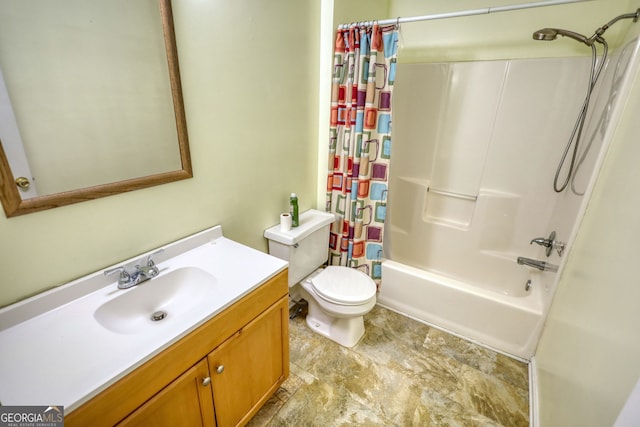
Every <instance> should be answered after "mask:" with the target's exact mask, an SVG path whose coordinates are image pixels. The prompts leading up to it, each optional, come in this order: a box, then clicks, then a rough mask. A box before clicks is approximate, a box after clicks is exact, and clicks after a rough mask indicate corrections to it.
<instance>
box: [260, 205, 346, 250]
mask: <svg viewBox="0 0 640 427" xmlns="http://www.w3.org/2000/svg"><path fill="white" fill-rule="evenodd" d="M335 218H336V217H335V215H334V214H332V213H331V212H322V211H318V210H315V209H309V210H308V211H305V212H302V213H301V214H300V221H299V222H300V225H298V226H297V227H293V228H291V230H289V231H281V230H280V224H276V225H274V226H273V227H270V228H268V229H266V230H265V231H264V237H266V238H267V239H269V240H273V241H276V242H278V243H282V244H285V245H294V244H296V243H298V242H299V241H300V240H302V239H304V238H305V237H307V236H308V235H309V234H311V233H313V232H314V231H317V230H320V229H321V228H322V227H324V226H325V225H329V224H331V223H332V222H334V221H335Z"/></svg>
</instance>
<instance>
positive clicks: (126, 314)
mask: <svg viewBox="0 0 640 427" xmlns="http://www.w3.org/2000/svg"><path fill="white" fill-rule="evenodd" d="M217 289H218V280H217V279H216V278H215V277H214V276H213V275H211V274H209V273H207V272H206V271H204V270H202V269H200V268H197V267H182V268H178V269H176V270H172V271H169V272H166V273H165V274H163V273H162V272H160V275H159V276H158V277H156V278H154V279H151V280H148V281H146V282H144V283H141V284H140V285H137V286H135V287H134V288H132V289H130V290H123V291H120V292H122V294H121V295H118V296H117V297H115V298H113V299H112V300H110V301H108V302H106V303H104V304H102V305H101V306H99V307H98V309H97V310H96V311H95V313H94V317H95V318H96V320H97V321H98V323H100V324H101V325H102V326H104V327H105V328H107V329H109V330H110V331H113V332H116V333H120V334H137V333H141V332H145V331H150V330H152V328H157V327H159V326H160V325H168V324H171V323H175V322H176V321H179V320H180V319H181V317H185V316H186V317H191V315H192V314H195V313H193V311H200V310H198V309H197V308H198V307H205V308H206V306H207V301H212V302H213V301H214V298H215V296H216V293H217V292H216V291H217ZM157 312H162V313H164V317H163V316H161V315H160V314H158V315H157V316H156V317H162V319H158V320H152V317H153V315H154V313H157Z"/></svg>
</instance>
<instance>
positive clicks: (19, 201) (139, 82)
mask: <svg viewBox="0 0 640 427" xmlns="http://www.w3.org/2000/svg"><path fill="white" fill-rule="evenodd" d="M41 2H42V3H41V4H40V3H39V2H38V1H29V2H23V1H20V0H14V1H7V2H4V3H3V4H2V6H1V7H0V9H4V10H0V15H2V16H5V18H0V20H2V19H6V20H7V21H6V24H7V25H4V26H3V28H5V30H2V29H0V35H2V34H1V33H2V31H10V30H9V29H8V28H7V27H8V26H9V24H10V25H13V22H20V24H17V23H16V25H20V27H16V29H18V28H21V29H22V30H23V31H22V35H21V36H20V37H22V38H21V39H20V41H19V42H20V43H22V40H24V39H28V38H29V37H24V34H25V31H24V30H25V28H24V22H21V19H23V20H24V17H28V19H29V20H32V19H33V20H34V24H33V25H34V31H26V33H27V34H29V36H32V37H33V39H34V40H35V41H36V43H35V44H37V45H40V46H41V45H42V44H43V40H44V41H46V43H45V44H47V45H46V46H45V49H46V54H44V55H40V54H38V53H35V54H32V55H31V58H30V60H34V59H35V60H38V61H39V60H40V58H39V57H40V56H47V55H49V56H51V57H52V58H51V59H50V62H49V63H48V64H51V65H50V66H48V67H44V66H39V65H36V66H25V63H21V62H20V61H21V60H22V59H23V58H22V57H24V56H25V54H24V52H25V51H28V49H19V48H16V47H15V43H16V41H14V42H11V41H8V42H7V43H8V44H7V45H6V46H5V48H4V49H3V46H2V45H1V42H0V67H2V68H0V70H3V71H5V78H6V83H7V84H6V87H7V89H6V91H7V93H8V97H7V99H10V103H11V105H10V106H9V108H13V110H14V111H15V113H14V111H11V113H12V114H14V117H15V127H16V129H17V132H16V133H17V134H18V135H19V136H21V137H22V138H21V139H22V140H23V142H24V149H23V152H24V153H26V158H28V159H29V161H31V157H33V158H34V159H36V158H37V157H38V156H36V155H35V154H36V153H37V154H38V155H39V156H40V158H41V159H42V160H40V163H42V164H44V165H45V167H44V168H43V167H40V169H39V170H41V171H42V170H44V169H47V168H49V169H53V167H52V165H54V164H56V163H59V167H60V168H61V169H57V170H55V169H53V172H52V173H51V174H50V175H49V176H50V177H51V178H42V177H44V176H46V174H45V173H44V172H41V173H40V172H38V173H35V172H34V173H33V179H31V178H32V177H30V176H25V177H22V176H21V174H20V172H17V170H18V168H17V167H16V166H14V165H15V164H16V162H15V161H13V163H12V155H13V154H12V153H13V152H14V151H15V150H13V149H12V148H11V147H10V146H9V143H11V141H9V139H11V138H10V136H5V135H6V134H2V133H0V200H1V201H2V205H3V208H4V211H5V214H6V216H7V217H13V216H17V215H23V214H27V213H32V212H37V211H41V210H44V209H51V208H55V207H58V206H64V205H69V204H72V203H78V202H82V201H87V200H92V199H96V198H100V197H106V196H110V195H114V194H119V193H123V192H127V191H133V190H137V189H141V188H146V187H150V186H154V185H159V184H165V183H169V182H173V181H177V180H182V179H186V178H191V177H192V176H193V173H192V168H191V158H190V153H189V143H188V137H187V126H186V119H185V112H184V103H183V100H182V88H181V83H180V71H179V65H178V55H177V47H176V39H175V32H174V27H173V14H172V10H171V0H145V1H142V2H134V3H138V4H140V6H138V7H139V10H137V11H132V10H131V8H132V7H133V4H132V2H129V1H127V0H117V1H112V0H92V1H88V2H77V1H71V0H56V1H54V2H52V1H51V0H41ZM49 4H55V5H54V6H50V7H52V9H51V10H49V11H48V12H43V11H42V10H41V8H40V6H42V7H47V5H49ZM78 5H82V6H78ZM66 6H68V7H72V6H73V7H74V8H77V7H82V8H85V7H86V8H87V9H86V10H82V11H77V10H74V11H73V13H66V15H64V17H63V18H65V19H66V18H67V16H68V15H73V16H74V21H73V22H68V23H63V24H60V20H61V19H62V18H61V17H60V16H59V17H55V16H54V17H49V16H48V15H53V14H55V13H60V14H64V13H65V10H64V8H65V7H66ZM26 7H31V8H32V9H31V10H35V9H39V10H38V12H37V14H36V13H35V12H31V11H30V10H28V9H25V8H26ZM91 7H92V8H94V9H98V10H90V9H88V8H91ZM117 7H120V8H121V9H117ZM11 8H14V9H11ZM34 8H35V9H34ZM103 8H107V9H108V10H107V11H106V12H105V10H103ZM12 14H15V15H16V16H12ZM35 15H38V16H41V17H42V18H41V19H50V21H51V22H54V25H57V26H58V27H59V28H60V30H59V31H58V29H57V28H58V27H56V29H55V30H53V31H54V32H59V33H61V35H60V37H59V38H58V37H57V35H58V34H56V35H51V36H50V35H49V34H47V36H46V37H44V35H43V34H42V33H40V34H38V33H37V31H47V30H42V28H46V27H45V26H44V25H43V23H42V22H41V21H38V19H35V18H37V17H36V16H35ZM61 16H62V15H61ZM136 17H139V18H141V19H142V20H143V21H144V22H143V23H139V22H136V21H135V19H136ZM39 19H40V18H39ZM123 21H127V22H126V23H125V22H123ZM110 26H111V27H110ZM148 28H150V29H151V30H147V29H148ZM151 33H153V34H151ZM79 34H82V37H78V35H79ZM64 37H67V38H64ZM154 37H155V39H154ZM16 40H17V39H16ZM51 40H62V41H61V42H60V43H58V45H56V44H55V43H54V42H52V41H51ZM65 40H66V41H65ZM76 40H81V44H82V45H85V46H86V47H87V49H88V50H86V51H82V49H81V48H82V46H80V45H79V44H78V43H76ZM93 41H97V42H98V43H99V45H100V46H98V47H95V46H90V45H89V44H88V43H89V42H93ZM107 41H108V44H107ZM112 41H113V42H114V43H119V44H111V42H112ZM25 43H28V40H27V41H25ZM56 46H63V47H64V48H65V49H68V50H69V51H71V52H70V53H66V52H65V53H61V52H55V51H54V47H56ZM148 46H151V48H147V47H148ZM150 51H153V52H150ZM16 53H17V54H19V55H21V56H22V57H17V54H16ZM12 55H14V57H15V62H14V64H17V65H14V69H13V72H11V71H12V70H11V65H7V64H10V63H11V61H9V60H8V59H12ZM73 55H76V56H75V57H74V56H73ZM91 55H95V57H94V58H93V59H92V58H88V59H87V57H90V56H91ZM85 59H86V60H85ZM65 61H66V62H67V63H68V64H70V65H69V66H70V67H71V68H69V69H68V70H71V71H65V72H61V71H60V69H56V68H57V67H58V65H59V64H62V63H64V62H65ZM84 63H86V64H87V66H88V67H90V68H89V69H88V70H89V71H87V69H83V68H82V66H83V64H84ZM36 64H37V63H36ZM116 65H118V66H119V67H118V68H117V69H116V68H115V66H116ZM112 66H113V67H114V69H110V68H109V67H112ZM45 68H47V70H46V71H49V70H48V68H51V69H54V71H58V73H57V77H58V80H60V78H59V77H60V75H62V76H64V79H62V80H64V82H63V83H64V84H63V86H64V88H63V89H59V88H55V90H50V89H51V87H50V86H52V85H53V84H52V83H51V82H52V81H54V80H53V79H51V78H49V77H47V79H48V80H42V79H43V78H42V77H41V75H38V76H37V79H40V80H37V82H39V83H32V81H29V80H27V79H26V76H25V75H26V74H29V73H28V72H24V70H31V69H33V70H36V69H45ZM63 70H64V68H63ZM76 71H77V72H78V74H77V75H74V73H75V72H76ZM134 72H135V73H137V74H135V75H133V74H132V73H134ZM156 72H157V73H156ZM1 73H2V71H0V77H1V76H2V74H1ZM34 74H35V71H34ZM41 74H44V73H41ZM151 74H153V75H151ZM156 74H157V75H156ZM92 76H97V77H98V79H99V80H98V81H97V82H88V78H89V77H92ZM85 78H86V79H87V81H85ZM42 82H45V83H42ZM108 82H112V83H114V84H115V86H112V87H108V86H107V83H108ZM159 82H162V85H160V83H159ZM76 83H78V84H80V85H82V87H81V88H80V89H67V87H68V86H69V85H73V84H76ZM38 84H40V85H42V86H38ZM39 87H43V88H45V89H42V90H40V89H38V88H39ZM87 88H89V89H87ZM21 89H22V91H21ZM138 89H140V90H141V92H140V93H142V95H139V94H138V92H137V91H138ZM48 92H52V93H53V94H54V95H48V96H49V98H38V96H41V97H44V96H47V93H48ZM75 92H77V93H79V94H80V97H79V98H78V100H69V99H67V98H68V97H69V98H70V99H71V95H70V94H73V93H75ZM60 93H62V94H63V96H59V94H60ZM56 94H58V95H57V98H52V96H56ZM118 94H123V96H124V98H122V99H121V98H116V95H118ZM14 95H15V96H14ZM98 95H99V96H98ZM89 96H91V97H92V98H91V99H89ZM0 98H1V96H0ZM24 98H27V99H26V100H24ZM61 98H62V99H61ZM52 99H54V101H52ZM73 99H75V98H73ZM138 100H139V101H141V104H139V105H138V104H135V102H137V101H138ZM0 101H1V99H0ZM103 103H104V104H108V107H105V108H107V109H102V108H103V106H102V104H103ZM163 103H165V104H167V105H163ZM34 105H38V107H40V108H34ZM67 105H70V107H67ZM4 107H5V106H3V105H1V103H0V114H4V113H5V110H6V108H4ZM33 110H38V111H37V112H38V113H40V112H41V110H47V113H49V112H51V111H52V110H60V111H61V112H62V113H63V114H64V115H63V116H42V115H37V114H32V116H33V117H35V119H31V121H30V120H28V119H29V118H30V117H32V116H30V115H29V114H31V113H32V111H33ZM70 110H73V111H72V112H71V113H70ZM85 110H95V111H90V113H92V114H94V116H83V115H82V114H83V113H84V111H85ZM55 112H58V111H55ZM128 112H133V114H130V115H132V116H133V117H128V116H127V113H128ZM156 113H157V114H158V115H156ZM42 117H45V119H43V118H42ZM87 117H88V118H87ZM0 123H1V124H2V125H3V126H2V128H3V129H4V128H7V126H4V123H5V122H3V121H2V117H0ZM47 124H51V125H52V126H54V127H52V128H47V127H46V125H47ZM76 124H77V127H78V128H81V125H82V126H84V127H82V128H81V129H80V130H77V129H73V132H69V133H67V130H71V129H72V128H74V127H75V125H76ZM88 125H93V126H94V128H89V127H88ZM163 126H164V127H163ZM51 129H54V130H51ZM32 130H35V131H33V132H32ZM111 130H114V131H117V132H115V133H113V134H110V133H109V132H110V131H111ZM38 132H40V133H38ZM118 132H119V133H118ZM42 135H45V137H43V136H42ZM78 135H80V136H82V137H84V139H82V140H80V139H81V138H80V137H78ZM43 139H45V140H46V141H44V143H45V145H44V146H42V145H41V146H38V145H37V142H38V140H43ZM74 140H79V142H77V143H76V145H72V143H71V142H72V141H74ZM161 142H162V144H166V145H161ZM40 143H42V141H40ZM138 143H143V144H144V145H141V146H138ZM111 146H113V147H115V148H114V149H113V150H112V151H115V154H113V156H114V160H111V161H112V162H115V166H114V164H109V163H107V160H106V158H107V156H106V150H107V148H110V147H111ZM37 147H41V148H37ZM60 147H62V148H60ZM68 147H81V148H68ZM81 149H82V150H86V151H87V152H88V154H86V155H84V154H83V156H84V157H78V156H79V154H80V153H79V151H80V150H81ZM46 150H49V151H46ZM56 150H58V151H59V152H61V154H62V152H65V153H66V152H71V153H72V154H73V156H71V157H65V158H63V159H60V160H59V159H57V158H56V159H54V158H53V157H55V156H56ZM157 152H161V153H167V157H169V156H173V158H172V159H171V160H170V161H169V163H168V165H169V166H166V167H165V166H158V168H159V169H158V170H156V169H154V168H155V167H156V166H155V159H156V157H157V156H156V153H157ZM29 154H32V155H33V156H30V155H29ZM67 154H68V153H67ZM78 159H81V160H78ZM34 163H36V165H38V161H37V159H36V160H34ZM102 163H105V165H104V169H105V170H107V172H108V173H111V172H114V170H116V169H122V170H123V171H125V173H124V175H122V176H120V175H114V177H111V176H110V175H109V178H108V180H107V181H105V182H102V181H101V180H102V179H105V178H103V177H102V176H101V177H100V178H95V182H94V181H92V180H88V181H85V180H84V176H83V177H81V178H82V179H80V178H78V177H77V176H76V177H74V175H72V172H71V171H70V168H71V167H72V166H74V165H76V164H77V165H78V166H82V167H83V168H84V169H81V171H80V172H77V173H88V172H87V171H89V172H92V170H93V169H95V170H98V169H99V167H98V166H103V165H102ZM158 163H160V162H158ZM32 169H33V167H32ZM16 172H17V173H16ZM73 173H75V172H73ZM60 176H64V177H66V178H69V179H68V181H71V182H73V183H75V182H79V183H81V185H83V186H81V187H80V188H71V187H70V188H67V187H65V185H71V184H68V183H64V184H60V186H58V187H55V186H53V187H51V188H53V190H52V191H51V192H48V191H38V192H37V194H35V195H27V194H26V192H25V190H24V189H21V187H20V185H19V184H22V185H26V186H28V185H29V182H28V181H33V184H34V186H35V185H38V190H40V186H39V184H40V183H46V184H49V181H54V178H56V177H60ZM19 178H22V180H21V179H19ZM24 179H26V180H27V181H24ZM92 179H93V178H92ZM17 180H18V183H17V182H16V181H17ZM85 182H89V183H90V184H83V183H85ZM44 187H46V186H45V185H43V188H44ZM56 188H61V190H56Z"/></svg>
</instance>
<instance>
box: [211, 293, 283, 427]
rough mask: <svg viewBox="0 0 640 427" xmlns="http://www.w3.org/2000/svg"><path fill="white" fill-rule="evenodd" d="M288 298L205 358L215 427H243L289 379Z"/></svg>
mask: <svg viewBox="0 0 640 427" xmlns="http://www.w3.org/2000/svg"><path fill="white" fill-rule="evenodd" d="M287 307H288V302H287V298H282V299H281V300H280V301H278V303H276V304H275V305H273V306H271V307H270V308H269V309H268V310H266V311H265V312H264V313H262V314H261V315H260V316H258V317H257V318H255V319H254V320H253V321H251V322H250V323H249V324H247V325H246V326H245V327H244V328H242V329H241V330H240V331H238V332H237V333H236V334H235V335H233V336H232V337H231V338H229V339H228V340H227V341H225V342H224V343H222V345H220V346H219V347H218V348H217V349H215V350H214V351H213V352H211V353H210V354H209V356H208V360H209V370H210V371H211V383H212V384H213V400H214V404H215V411H216V419H217V421H218V426H221V427H226V426H236V425H239V424H240V425H244V424H245V423H246V422H247V421H249V419H250V418H251V417H252V416H253V415H254V414H255V413H256V412H257V411H258V410H259V409H260V407H261V406H262V405H263V404H264V402H265V401H266V400H267V399H268V398H269V397H270V396H271V395H272V394H273V392H275V391H276V389H277V388H278V386H279V385H280V384H282V382H283V381H284V380H285V378H286V377H287V376H288V375H289V324H288V323H287V321H288V316H287V315H288V312H287Z"/></svg>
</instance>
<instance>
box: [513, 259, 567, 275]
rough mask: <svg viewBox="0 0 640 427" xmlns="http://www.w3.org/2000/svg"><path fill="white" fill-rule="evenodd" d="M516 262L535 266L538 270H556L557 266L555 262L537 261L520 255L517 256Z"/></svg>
mask: <svg viewBox="0 0 640 427" xmlns="http://www.w3.org/2000/svg"><path fill="white" fill-rule="evenodd" d="M518 264H520V265H526V266H528V267H533V268H537V269H538V270H540V271H553V272H556V271H558V266H557V265H555V264H550V263H548V262H545V261H538V260H537V259H531V258H525V257H521V256H519V257H518Z"/></svg>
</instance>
